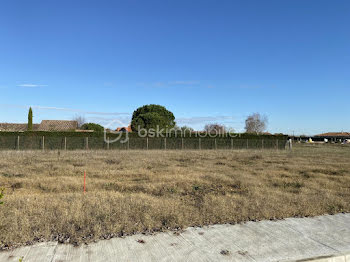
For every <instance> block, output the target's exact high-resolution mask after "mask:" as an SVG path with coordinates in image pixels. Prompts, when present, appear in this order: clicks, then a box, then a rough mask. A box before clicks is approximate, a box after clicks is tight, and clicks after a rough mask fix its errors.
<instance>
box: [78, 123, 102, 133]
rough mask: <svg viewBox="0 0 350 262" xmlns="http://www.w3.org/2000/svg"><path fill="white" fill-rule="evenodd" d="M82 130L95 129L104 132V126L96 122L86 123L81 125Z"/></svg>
mask: <svg viewBox="0 0 350 262" xmlns="http://www.w3.org/2000/svg"><path fill="white" fill-rule="evenodd" d="M80 129H81V130H93V131H95V132H103V130H104V127H103V126H101V125H99V124H95V123H86V124H83V125H82V126H81V127H80Z"/></svg>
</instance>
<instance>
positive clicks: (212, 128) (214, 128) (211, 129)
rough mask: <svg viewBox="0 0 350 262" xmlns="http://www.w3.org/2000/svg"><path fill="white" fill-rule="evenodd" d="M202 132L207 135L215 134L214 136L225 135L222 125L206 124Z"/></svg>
mask: <svg viewBox="0 0 350 262" xmlns="http://www.w3.org/2000/svg"><path fill="white" fill-rule="evenodd" d="M204 130H205V131H206V132H208V133H211V134H212V133H216V134H225V133H226V128H225V126H224V125H220V124H217V123H215V124H207V125H205V127H204Z"/></svg>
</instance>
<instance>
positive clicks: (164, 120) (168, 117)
mask: <svg viewBox="0 0 350 262" xmlns="http://www.w3.org/2000/svg"><path fill="white" fill-rule="evenodd" d="M175 124H176V123H175V116H174V114H173V113H172V112H170V111H169V110H167V109H166V108H165V107H164V106H161V105H144V106H142V107H139V108H138V109H136V110H135V111H134V113H133V114H132V119H131V129H132V131H138V130H139V129H141V128H143V129H146V130H149V129H151V128H153V129H155V130H157V128H159V129H170V128H173V127H175Z"/></svg>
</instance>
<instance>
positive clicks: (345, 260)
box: [295, 252, 350, 262]
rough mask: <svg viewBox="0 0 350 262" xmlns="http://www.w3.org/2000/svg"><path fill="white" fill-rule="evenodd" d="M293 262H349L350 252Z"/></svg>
mask: <svg viewBox="0 0 350 262" xmlns="http://www.w3.org/2000/svg"><path fill="white" fill-rule="evenodd" d="M295 262H350V252H348V253H346V254H339V255H333V256H322V257H315V258H309V259H302V260H296V261H295Z"/></svg>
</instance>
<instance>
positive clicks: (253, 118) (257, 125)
mask: <svg viewBox="0 0 350 262" xmlns="http://www.w3.org/2000/svg"><path fill="white" fill-rule="evenodd" d="M267 123H268V119H267V117H266V116H262V115H260V114H259V113H254V114H252V115H250V116H248V118H247V119H246V121H245V130H246V132H247V133H257V134H258V133H262V132H264V131H265V130H266V128H267Z"/></svg>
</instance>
